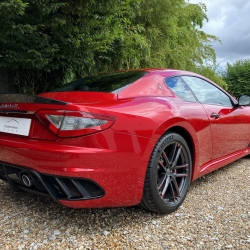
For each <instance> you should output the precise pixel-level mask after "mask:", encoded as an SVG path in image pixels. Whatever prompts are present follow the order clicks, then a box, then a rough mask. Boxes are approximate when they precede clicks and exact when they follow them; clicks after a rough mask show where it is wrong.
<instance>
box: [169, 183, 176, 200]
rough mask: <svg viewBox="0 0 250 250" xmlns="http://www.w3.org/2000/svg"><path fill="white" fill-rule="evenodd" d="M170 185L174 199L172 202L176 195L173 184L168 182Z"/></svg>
mask: <svg viewBox="0 0 250 250" xmlns="http://www.w3.org/2000/svg"><path fill="white" fill-rule="evenodd" d="M170 187H171V191H172V194H173V200H174V203H175V202H176V200H177V199H176V197H175V193H174V189H173V185H172V183H171V182H170Z"/></svg>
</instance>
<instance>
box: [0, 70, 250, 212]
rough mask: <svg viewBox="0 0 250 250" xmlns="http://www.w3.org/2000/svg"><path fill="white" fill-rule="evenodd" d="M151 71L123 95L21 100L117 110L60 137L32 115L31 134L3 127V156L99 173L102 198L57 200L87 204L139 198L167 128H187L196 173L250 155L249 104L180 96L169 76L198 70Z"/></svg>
mask: <svg viewBox="0 0 250 250" xmlns="http://www.w3.org/2000/svg"><path fill="white" fill-rule="evenodd" d="M146 71H148V72H150V73H149V74H147V75H146V76H144V77H143V78H141V79H140V80H138V81H136V82H135V83H133V84H132V85H130V86H128V87H127V88H125V89H124V90H123V91H121V92H120V93H119V94H110V93H95V92H57V93H43V94H40V96H43V97H47V98H52V99H56V100H61V101H66V102H68V105H67V106H59V105H58V106H57V105H54V104H40V105H39V104H32V105H31V104H27V103H20V104H19V107H20V109H22V110H29V111H33V112H37V111H38V110H49V109H53V110H62V111H64V110H67V111H84V112H90V113H94V114H101V115H109V116H113V117H115V123H114V125H113V126H112V127H111V128H108V129H106V130H104V131H101V132H98V133H94V134H90V135H85V136H81V137H74V138H59V137H57V136H55V135H54V134H53V133H52V132H51V131H49V130H48V129H47V128H46V127H45V126H44V125H43V124H42V123H40V122H39V120H38V119H37V117H36V116H35V115H29V117H31V118H32V119H33V122H32V129H31V132H30V135H29V136H28V138H27V137H23V136H13V135H9V134H4V133H1V137H0V161H2V162H6V163H10V164H15V165H20V166H25V167H28V168H31V169H33V170H36V171H38V172H40V173H45V174H52V175H59V176H71V177H83V178H89V179H92V180H94V181H95V182H97V183H98V184H99V185H100V186H101V187H102V188H103V189H104V190H105V192H106V194H105V196H104V197H103V198H99V199H93V200H85V201H59V202H60V203H61V204H63V205H65V206H69V207H75V208H78V207H79V208H80V207H81V208H84V207H113V206H130V205H136V204H138V203H139V202H140V200H141V197H142V192H143V185H144V178H145V173H146V168H147V164H148V161H149V158H150V155H151V153H152V150H153V148H154V146H155V144H156V142H157V141H158V140H159V139H160V137H161V136H162V135H163V134H164V133H165V132H166V131H168V130H169V131H171V130H175V131H178V130H179V131H180V129H182V131H186V133H187V134H188V135H189V137H190V140H191V142H192V148H193V150H192V151H193V154H192V158H193V176H192V180H194V179H196V178H198V177H200V176H202V175H204V174H207V173H208V172H210V171H213V170H215V169H217V168H219V167H221V166H223V165H226V164H228V163H230V162H232V161H234V160H236V159H239V158H241V157H243V156H245V155H247V154H249V148H248V145H249V138H250V126H249V124H250V116H249V108H247V107H240V108H231V109H230V108H225V107H221V106H214V105H201V104H200V103H191V102H185V101H182V100H181V99H179V98H178V97H177V96H176V95H175V94H174V93H173V92H172V91H171V90H170V89H168V88H167V86H166V85H165V83H164V79H165V78H166V77H168V76H171V75H181V74H185V75H187V74H190V75H196V74H193V73H190V72H183V71H176V70H160V69H154V70H146ZM199 77H201V76H199ZM204 79H205V78H204ZM159 85H160V86H159ZM232 98H233V97H232ZM234 101H235V102H236V100H235V99H234ZM10 110H12V109H10ZM212 112H215V113H219V114H220V115H221V118H220V119H211V118H210V114H211V113H212ZM0 115H2V114H0ZM12 116H13V114H12ZM14 116H17V117H28V115H27V116H24V115H20V114H15V115H14Z"/></svg>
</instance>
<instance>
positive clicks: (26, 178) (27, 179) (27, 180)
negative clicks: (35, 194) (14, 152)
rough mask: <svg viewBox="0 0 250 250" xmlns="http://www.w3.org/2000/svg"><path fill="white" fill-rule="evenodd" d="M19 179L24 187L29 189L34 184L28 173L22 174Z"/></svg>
mask: <svg viewBox="0 0 250 250" xmlns="http://www.w3.org/2000/svg"><path fill="white" fill-rule="evenodd" d="M21 179H22V181H23V183H24V185H25V186H26V187H31V186H32V185H33V184H34V182H33V179H32V177H31V175H30V174H28V173H23V174H22V176H21Z"/></svg>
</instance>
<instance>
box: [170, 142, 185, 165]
mask: <svg viewBox="0 0 250 250" xmlns="http://www.w3.org/2000/svg"><path fill="white" fill-rule="evenodd" d="M181 150H182V146H180V147H179V148H178V151H177V154H176V156H175V159H174V161H172V167H171V169H172V168H174V167H175V166H176V164H177V161H178V159H179V157H180V154H181Z"/></svg>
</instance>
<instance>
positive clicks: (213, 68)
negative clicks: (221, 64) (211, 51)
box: [195, 65, 228, 90]
mask: <svg viewBox="0 0 250 250" xmlns="http://www.w3.org/2000/svg"><path fill="white" fill-rule="evenodd" d="M195 72H196V73H198V74H200V75H203V76H205V77H206V78H208V79H210V80H212V81H213V82H215V83H216V84H218V85H219V86H220V87H222V88H223V89H225V90H227V89H228V85H227V83H226V81H225V80H224V79H223V77H222V76H221V75H219V74H218V73H217V65H207V66H203V65H201V66H199V67H197V68H196V69H195Z"/></svg>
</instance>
